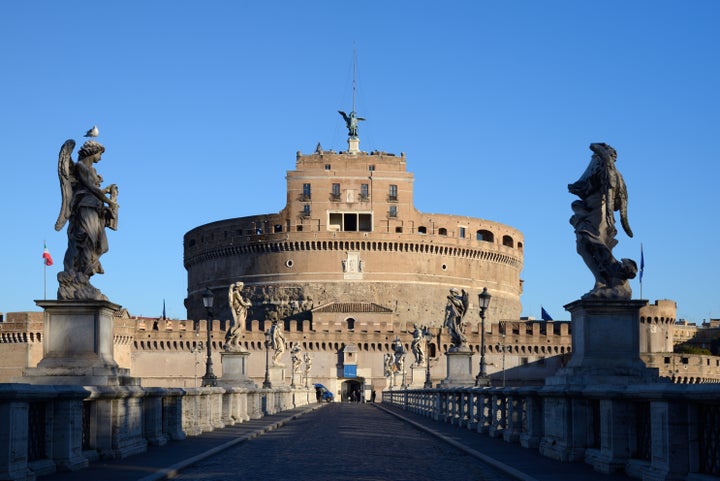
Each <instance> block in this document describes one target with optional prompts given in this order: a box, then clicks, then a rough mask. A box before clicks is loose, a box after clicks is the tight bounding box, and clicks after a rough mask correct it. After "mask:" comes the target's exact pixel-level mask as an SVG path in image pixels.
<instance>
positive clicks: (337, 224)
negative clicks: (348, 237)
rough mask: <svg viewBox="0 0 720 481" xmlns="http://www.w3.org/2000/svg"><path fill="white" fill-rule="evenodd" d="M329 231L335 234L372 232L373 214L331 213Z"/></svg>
mask: <svg viewBox="0 0 720 481" xmlns="http://www.w3.org/2000/svg"><path fill="white" fill-rule="evenodd" d="M328 230H329V231H333V232H338V231H340V232H358V231H359V232H372V214H360V213H357V212H330V213H329V217H328Z"/></svg>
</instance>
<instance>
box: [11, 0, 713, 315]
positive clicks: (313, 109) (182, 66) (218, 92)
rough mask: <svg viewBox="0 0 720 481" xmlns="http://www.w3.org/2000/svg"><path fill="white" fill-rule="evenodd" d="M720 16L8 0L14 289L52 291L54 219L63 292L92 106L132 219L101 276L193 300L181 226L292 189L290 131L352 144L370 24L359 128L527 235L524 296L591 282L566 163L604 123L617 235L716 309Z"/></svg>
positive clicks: (152, 306) (429, 197)
mask: <svg viewBox="0 0 720 481" xmlns="http://www.w3.org/2000/svg"><path fill="white" fill-rule="evenodd" d="M719 22H720V2H717V1H711V0H707V1H692V2H676V1H672V2H670V1H632V2H628V1H626V0H610V1H604V2H583V1H575V0H572V1H570V0H568V1H551V0H550V1H543V2H538V1H534V0H533V1H510V2H497V1H492V2H490V1H475V0H473V1H464V2H458V1H447V2H435V1H433V2H430V1H426V2H418V1H417V0H416V1H392V2H386V1H384V2H380V1H367V2H338V1H324V2H296V1H286V2H274V1H268V2H234V1H232V2H231V1H214V2H186V1H152V2H140V1H127V2H87V1H83V2H75V1H63V2H57V1H43V2H37V1H28V2H19V1H15V2H2V3H1V4H0V92H1V94H0V95H1V99H2V102H1V103H0V139H2V145H3V149H4V154H3V157H4V162H3V164H4V168H3V173H2V177H1V178H2V185H1V187H0V203H1V205H2V214H1V216H0V247H2V248H1V249H0V252H1V254H0V272H1V273H2V289H1V290H0V311H2V312H11V311H25V310H39V308H38V307H37V306H36V305H35V303H34V302H33V300H34V299H40V298H42V297H43V264H42V259H41V253H42V248H43V240H45V241H47V245H48V248H49V249H50V252H51V254H52V255H53V257H54V259H55V262H56V263H55V265H54V266H52V267H50V268H48V269H47V291H48V297H49V298H55V292H56V290H57V281H56V278H55V276H56V275H57V272H58V271H59V270H60V269H61V267H62V258H63V255H64V252H65V248H66V243H67V238H66V234H65V231H64V230H63V231H62V232H55V230H54V228H53V226H54V223H55V219H56V218H57V215H58V211H59V206H60V190H59V184H58V178H57V172H56V168H57V154H58V151H59V149H60V146H61V145H62V143H63V142H64V141H65V140H66V139H68V138H74V139H76V140H77V141H78V142H80V141H82V140H83V139H82V134H83V133H84V132H85V131H86V130H87V129H89V128H90V127H91V126H92V125H93V124H97V125H98V127H99V128H100V132H101V136H100V137H99V138H98V140H99V141H100V142H101V143H103V144H104V145H105V147H106V149H107V150H106V153H105V155H104V157H103V161H102V162H101V163H100V164H98V171H99V172H100V173H101V174H102V175H103V177H104V179H105V182H106V184H107V183H116V184H117V185H118V186H119V188H120V197H119V202H120V222H119V229H118V231H117V232H113V231H108V236H109V242H110V252H108V253H107V254H106V255H105V256H103V257H102V263H103V265H104V268H105V272H106V273H105V274H104V275H97V276H95V277H94V278H93V283H94V284H95V285H96V286H97V287H99V288H100V289H101V290H102V291H103V292H104V293H105V294H106V295H107V296H108V297H109V298H110V300H112V301H113V302H116V303H118V304H121V305H123V306H124V307H127V308H128V309H129V310H130V312H131V313H132V314H134V315H144V316H157V315H160V314H161V313H162V304H163V299H165V301H166V304H167V314H168V316H171V317H177V318H184V317H185V315H186V313H185V308H184V306H183V299H184V298H185V296H186V289H187V283H186V279H187V278H186V272H185V269H184V267H183V263H182V261H183V259H182V254H183V253H182V237H183V234H184V233H185V232H187V231H188V230H190V229H192V228H194V227H196V226H198V225H201V224H205V223H207V222H212V221H215V220H221V219H226V218H232V217H239V216H245V215H252V214H264V213H272V212H277V211H279V210H280V209H281V208H282V207H283V206H284V203H285V172H286V171H287V170H292V169H294V166H295V153H296V151H298V150H299V151H302V152H306V153H309V152H312V151H313V150H314V148H315V146H316V144H317V143H318V142H321V143H322V145H323V147H324V148H326V149H335V150H344V149H345V148H346V143H345V138H346V131H345V128H344V124H343V121H342V118H341V117H340V116H339V115H338V114H337V110H338V109H342V110H349V109H350V108H351V105H352V71H353V68H352V57H353V46H355V48H356V49H357V88H358V97H357V110H358V112H359V114H360V115H361V116H364V117H366V118H367V121H366V122H363V123H362V124H361V130H360V137H361V148H362V149H363V150H366V151H371V150H375V149H378V150H384V151H387V152H393V153H397V154H399V153H400V152H405V153H406V155H407V159H408V169H409V170H411V171H412V172H414V174H415V179H416V182H415V204H416V207H417V208H418V209H420V210H421V211H424V212H429V213H446V214H460V215H467V216H473V217H481V218H486V219H490V220H494V221H498V222H502V223H505V224H509V225H511V226H513V227H515V228H517V229H519V230H521V231H522V232H523V233H524V234H525V249H526V252H525V268H524V270H523V272H522V278H523V279H524V281H525V292H524V294H523V295H522V297H521V301H522V304H523V315H526V316H534V317H539V316H540V306H541V305H543V306H544V307H545V308H546V309H547V310H548V311H549V312H550V314H551V315H552V316H553V317H554V318H556V319H568V318H569V314H568V313H567V312H566V311H564V309H563V306H564V305H565V304H567V303H569V302H571V301H573V300H575V299H577V298H579V296H580V295H582V294H583V293H585V292H586V291H588V290H589V289H590V288H591V287H592V284H593V279H592V276H591V274H590V271H589V270H588V269H587V267H586V266H585V264H584V263H583V262H582V260H581V258H580V257H579V256H578V255H577V254H576V252H575V237H574V233H573V230H572V227H571V226H570V225H569V223H568V219H569V217H570V215H571V210H570V203H571V202H572V201H573V200H574V199H575V197H574V196H572V195H570V194H569V193H568V192H567V184H568V183H570V182H573V181H575V180H577V178H578V177H579V176H580V175H581V173H582V172H583V170H584V169H585V166H586V165H587V163H588V161H589V159H590V155H591V152H590V151H589V150H588V145H589V144H590V143H591V142H607V143H609V144H611V145H612V146H614V147H615V148H616V149H617V151H618V168H619V170H620V171H621V173H622V174H623V175H624V177H625V181H626V183H627V185H628V190H629V196H630V205H629V218H630V224H631V226H632V228H633V230H634V232H635V237H634V238H632V239H630V238H628V237H627V236H625V234H624V233H622V232H621V233H619V235H618V239H619V241H620V243H619V245H618V246H617V247H616V248H615V254H616V257H631V258H634V259H635V260H636V261H639V257H640V244H641V243H642V244H643V245H644V252H645V274H644V282H643V297H644V298H647V299H650V300H655V299H673V300H676V301H677V303H678V317H680V318H685V319H688V320H690V321H694V322H702V321H703V320H704V319H707V318H708V317H715V318H717V317H720V297H719V296H718V292H719V291H720V289H719V288H720V280H719V279H720V277H719V276H718V266H720V254H719V249H718V242H719V239H720V232H719V230H720V223H719V222H718V214H717V212H716V206H717V204H718V201H717V194H716V184H717V179H718V173H719V167H718V154H717V152H718V147H717V146H716V145H715V142H717V140H718V137H719V136H718V133H720V121H719V120H718V118H719V116H720V95H718V86H720V54H719V52H720V34H718V27H717V25H718V23H719ZM75 155H76V154H75ZM632 286H633V290H634V293H633V296H634V297H636V298H637V297H639V296H640V286H639V283H638V280H637V279H635V280H634V281H633V282H632ZM441 304H442V303H441ZM442 308H443V306H442V305H439V306H438V316H441V315H442Z"/></svg>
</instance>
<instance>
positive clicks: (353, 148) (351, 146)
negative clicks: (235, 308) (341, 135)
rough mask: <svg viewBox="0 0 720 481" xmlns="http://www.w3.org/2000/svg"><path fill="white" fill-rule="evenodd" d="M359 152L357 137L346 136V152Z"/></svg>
mask: <svg viewBox="0 0 720 481" xmlns="http://www.w3.org/2000/svg"><path fill="white" fill-rule="evenodd" d="M358 152H360V139H359V138H358V137H348V153H349V154H357V153H358Z"/></svg>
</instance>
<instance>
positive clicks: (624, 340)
mask: <svg viewBox="0 0 720 481" xmlns="http://www.w3.org/2000/svg"><path fill="white" fill-rule="evenodd" d="M646 304H647V301H644V300H579V301H575V302H572V303H570V304H568V305H566V306H565V309H566V310H568V311H570V314H571V318H572V358H571V360H570V362H569V363H568V365H567V366H566V367H565V368H563V369H560V370H558V372H557V374H556V375H555V376H552V377H550V378H548V379H547V380H546V382H545V384H546V385H563V384H573V385H597V384H622V385H627V384H628V383H642V382H654V381H656V380H657V376H658V371H657V369H649V368H647V367H646V366H645V364H644V363H643V362H642V360H641V359H640V334H639V332H640V308H641V307H643V306H645V305H646Z"/></svg>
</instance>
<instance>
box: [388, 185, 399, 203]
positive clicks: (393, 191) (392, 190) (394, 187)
mask: <svg viewBox="0 0 720 481" xmlns="http://www.w3.org/2000/svg"><path fill="white" fill-rule="evenodd" d="M397 192H398V191H397V185H395V184H390V192H389V196H390V200H397V199H398V194H397Z"/></svg>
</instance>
